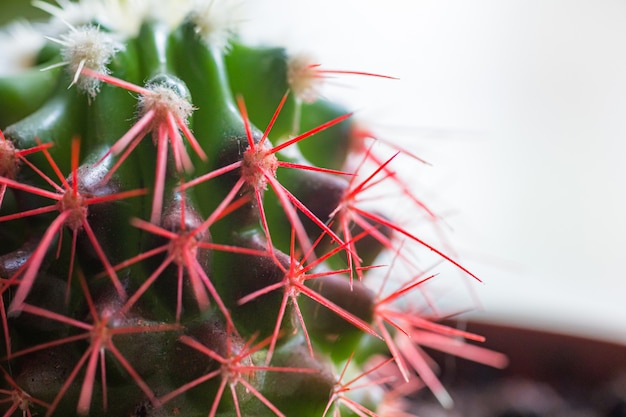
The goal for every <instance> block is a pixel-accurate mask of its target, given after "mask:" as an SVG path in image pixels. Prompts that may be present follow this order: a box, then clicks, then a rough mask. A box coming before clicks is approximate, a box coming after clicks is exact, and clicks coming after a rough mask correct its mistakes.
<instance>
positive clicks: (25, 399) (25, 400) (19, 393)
mask: <svg viewBox="0 0 626 417" xmlns="http://www.w3.org/2000/svg"><path fill="white" fill-rule="evenodd" d="M0 370H2V374H3V375H4V379H5V381H6V382H7V383H8V384H9V385H10V386H11V387H12V388H13V389H11V390H8V389H0V395H6V396H7V398H6V399H4V400H0V403H6V402H12V405H11V406H10V407H9V409H8V410H7V411H6V413H5V414H4V416H7V417H8V416H11V415H13V413H14V412H15V411H17V410H20V411H21V412H22V416H23V417H33V413H32V412H31V405H33V404H36V405H39V406H41V407H44V408H49V407H50V404H48V403H46V402H44V401H41V400H39V399H37V398H34V397H33V396H32V395H30V394H28V393H27V392H26V391H24V390H23V389H21V388H20V387H19V385H18V384H17V383H16V382H15V380H14V379H13V378H11V375H9V373H8V372H7V371H6V370H5V369H4V368H2V367H0Z"/></svg>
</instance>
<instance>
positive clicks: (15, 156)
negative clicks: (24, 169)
mask: <svg viewBox="0 0 626 417" xmlns="http://www.w3.org/2000/svg"><path fill="white" fill-rule="evenodd" d="M51 146H52V143H46V144H39V145H38V146H34V147H32V148H28V149H15V146H14V145H13V142H11V141H9V140H7V139H6V138H5V137H4V133H2V130H0V177H4V178H8V179H15V176H16V174H17V170H18V169H19V166H20V163H21V162H23V161H24V160H25V159H24V157H25V156H26V155H29V154H31V153H34V152H38V151H41V150H42V149H44V148H49V147H51ZM6 190H7V185H6V184H0V208H1V207H2V201H3V200H4V195H5V193H6Z"/></svg>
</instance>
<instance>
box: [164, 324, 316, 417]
mask: <svg viewBox="0 0 626 417" xmlns="http://www.w3.org/2000/svg"><path fill="white" fill-rule="evenodd" d="M179 340H180V341H181V342H182V343H184V344H186V345H187V346H189V347H191V348H193V349H195V350H197V351H199V352H200V353H202V354H204V355H206V356H208V357H209V358H211V359H213V360H215V361H217V362H218V363H219V364H220V368H219V369H217V370H215V371H212V372H209V373H207V374H205V375H203V376H201V377H200V378H197V379H195V380H193V381H191V382H188V383H186V384H185V385H183V386H181V387H179V388H177V389H176V390H174V391H172V392H170V393H169V394H167V395H165V396H164V397H161V398H159V400H160V402H161V403H165V402H167V401H169V400H171V399H172V398H174V397H176V396H178V395H180V394H182V393H184V392H185V391H188V390H190V389H191V388H194V387H196V386H198V385H200V384H202V383H203V382H205V381H208V380H210V379H212V378H215V377H217V376H218V375H219V376H221V378H222V380H221V383H220V386H219V389H218V391H217V394H216V395H215V400H214V401H213V404H212V406H211V411H210V412H209V417H214V416H215V414H216V413H217V408H218V406H219V403H220V400H221V399H222V395H223V393H224V390H225V388H226V386H227V385H228V386H229V388H230V391H231V395H232V398H233V402H234V404H235V410H236V413H237V416H238V417H241V410H240V407H239V399H238V397H237V392H236V388H237V385H239V384H241V385H243V386H244V388H245V389H246V390H247V391H248V392H251V393H252V394H253V395H254V396H255V397H256V398H257V399H259V401H261V402H262V403H263V404H265V406H266V407H267V408H269V409H270V410H271V411H272V412H273V413H274V414H276V416H278V417H284V414H283V413H282V412H281V411H280V410H278V408H277V407H276V406H275V405H274V404H272V403H271V402H270V401H269V400H268V399H267V398H265V396H263V394H261V393H260V392H259V391H258V390H257V389H256V388H255V387H254V385H253V384H252V383H251V380H253V379H254V376H255V373H256V372H259V371H267V372H296V373H316V372H318V371H317V370H315V369H310V368H290V367H277V366H259V365H254V364H253V362H252V355H253V354H254V353H255V352H258V351H259V350H261V349H263V348H265V347H266V346H267V344H268V343H269V342H270V338H266V339H265V340H263V341H261V342H259V343H257V344H256V345H253V342H254V336H253V337H252V339H250V340H249V341H248V342H247V343H246V344H245V345H244V346H243V347H241V348H240V349H235V348H234V347H233V343H232V340H231V337H230V336H229V339H228V340H227V343H226V350H227V352H226V356H222V355H220V354H219V353H218V352H215V351H213V350H211V349H210V348H208V347H207V346H205V345H203V344H202V343H200V342H198V341H197V340H195V339H193V338H191V337H189V336H186V335H184V336H181V337H180V339H179Z"/></svg>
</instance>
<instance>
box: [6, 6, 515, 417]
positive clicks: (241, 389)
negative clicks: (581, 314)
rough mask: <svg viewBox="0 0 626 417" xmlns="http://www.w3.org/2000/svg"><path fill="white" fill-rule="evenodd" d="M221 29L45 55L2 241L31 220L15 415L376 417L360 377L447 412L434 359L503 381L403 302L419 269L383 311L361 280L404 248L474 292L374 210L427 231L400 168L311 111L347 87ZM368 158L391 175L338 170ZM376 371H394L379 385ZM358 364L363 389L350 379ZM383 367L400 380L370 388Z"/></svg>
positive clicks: (69, 45)
mask: <svg viewBox="0 0 626 417" xmlns="http://www.w3.org/2000/svg"><path fill="white" fill-rule="evenodd" d="M212 4H213V2H211V3H210V5H212ZM213 10H214V8H212V7H206V8H200V9H197V10H195V11H194V12H193V13H191V14H190V18H189V19H187V20H185V21H183V22H182V23H181V25H180V26H179V27H177V28H174V29H170V27H168V26H167V25H164V24H160V23H158V22H154V21H147V22H146V23H145V24H144V25H142V26H141V28H140V29H139V31H138V34H137V35H136V36H135V37H129V38H127V39H126V40H124V41H121V40H119V39H116V40H115V41H113V40H112V38H111V37H109V34H108V32H107V31H105V30H104V29H103V28H100V27H99V26H97V25H92V24H88V25H85V26H80V27H70V32H69V34H68V35H64V36H62V37H61V39H60V40H59V41H57V42H56V43H58V44H60V45H61V48H60V50H59V49H57V54H56V55H55V54H52V56H55V57H56V56H60V57H61V59H62V61H61V62H57V61H55V59H58V58H52V61H53V62H42V63H41V67H45V68H47V69H48V72H50V71H57V72H58V76H57V83H58V85H57V87H55V88H53V89H51V93H50V96H49V98H48V99H47V101H45V102H44V103H42V104H41V106H39V107H38V108H28V109H24V110H23V114H22V115H21V117H20V120H10V121H7V120H3V121H2V124H3V125H5V124H10V126H8V127H6V129H4V132H5V134H6V138H5V137H4V135H3V136H2V137H1V138H0V139H1V142H0V146H1V147H0V152H1V154H0V186H1V187H2V188H0V195H1V196H2V197H5V196H8V198H3V201H2V204H3V206H2V211H1V212H0V222H1V224H2V226H3V229H5V230H6V231H3V232H2V235H3V237H4V236H7V237H8V236H9V235H12V236H15V235H16V233H18V232H17V230H19V229H20V226H17V227H13V226H8V225H11V224H13V223H21V224H24V223H25V224H26V227H27V233H28V234H29V235H32V236H34V238H27V239H25V240H23V241H20V240H19V239H15V238H13V237H12V238H11V239H10V240H8V239H7V242H8V243H6V244H4V245H3V247H2V264H0V274H2V276H1V278H2V283H1V284H2V286H1V293H2V301H3V302H2V303H0V307H1V309H0V312H1V313H2V324H3V332H4V339H5V343H4V345H5V348H4V351H5V354H4V358H3V367H2V370H3V372H4V375H5V380H6V384H5V385H6V389H5V390H3V391H0V393H2V394H4V395H6V396H7V400H6V401H5V402H6V403H7V404H8V405H7V408H6V410H7V411H6V412H5V415H7V416H8V415H11V414H12V413H13V412H15V411H17V410H20V411H22V412H23V413H24V414H25V415H30V414H31V407H32V408H33V410H35V409H37V411H38V412H40V413H43V412H44V411H43V410H45V414H46V415H52V414H53V413H63V412H65V413H67V412H68V411H67V410H72V409H74V410H76V412H77V413H78V414H81V415H86V414H89V413H92V414H93V413H96V414H97V413H99V412H102V411H103V410H108V411H104V412H105V413H106V412H113V411H111V410H113V409H114V410H116V412H124V413H127V414H128V413H133V412H135V414H136V415H154V416H158V415H176V413H182V414H183V415H195V414H197V415H209V416H211V417H212V416H216V415H222V413H225V414H227V415H237V416H241V415H251V413H252V414H254V415H265V414H267V415H278V416H282V415H296V414H294V413H297V415H299V416H307V415H311V416H317V415H326V414H328V413H330V412H331V410H334V411H332V412H334V413H335V415H340V414H341V413H342V412H343V413H344V414H343V415H346V413H347V414H349V415H359V416H380V417H383V414H382V413H383V411H382V409H380V410H378V411H375V410H373V409H375V408H376V407H375V405H371V408H369V407H370V405H369V404H360V403H358V402H357V401H356V400H355V399H353V398H351V397H350V395H349V392H350V391H351V390H352V389H354V387H351V385H353V384H355V385H356V382H357V381H365V380H369V382H362V383H363V384H364V385H366V386H373V385H376V384H378V385H382V386H384V387H385V389H386V390H387V392H388V393H396V392H398V391H400V390H401V389H402V388H400V387H401V386H406V385H405V384H409V385H411V386H415V383H414V381H415V380H420V381H423V382H424V383H425V384H426V385H428V386H429V387H430V388H431V389H432V390H433V392H434V393H435V394H436V395H437V396H438V398H439V399H440V400H441V402H442V403H443V404H444V405H449V404H450V402H451V400H450V399H449V398H448V397H447V395H446V393H445V389H444V388H443V387H442V386H441V384H439V382H438V380H437V378H436V376H435V372H434V371H433V370H432V366H431V364H430V361H429V359H428V356H427V354H426V353H425V352H424V351H423V350H422V349H421V348H420V345H424V346H429V347H436V348H437V349H440V350H446V351H448V352H451V353H454V354H456V355H459V356H466V357H469V358H470V359H474V360H479V361H482V362H485V363H487V364H490V365H493V366H502V365H503V364H504V359H503V357H502V356H500V355H498V354H495V353H492V352H488V351H486V350H484V349H481V348H477V347H475V346H473V345H468V344H466V343H465V340H466V339H471V340H478V341H480V340H482V339H481V338H480V337H479V336H476V335H473V334H470V333H467V332H463V331H458V330H455V329H453V328H449V327H446V326H443V325H439V324H435V323H433V322H431V321H430V320H429V319H428V318H427V317H422V316H421V315H420V312H418V311H413V310H411V309H410V308H408V307H406V304H405V305H402V304H398V303H396V302H397V301H398V300H400V299H403V298H404V297H407V296H408V295H410V294H412V293H413V292H414V291H416V290H419V289H421V288H422V284H423V283H424V282H426V281H428V280H429V279H431V278H433V276H426V275H425V274H424V273H423V271H416V273H415V274H414V276H412V277H411V278H410V279H409V280H408V281H407V282H406V283H405V284H400V285H398V287H397V288H396V289H395V290H394V291H393V292H391V293H390V294H385V295H383V294H382V288H381V291H379V292H376V291H372V290H371V289H369V288H368V286H367V285H366V284H367V282H368V277H367V275H368V273H367V272H368V271H369V270H370V269H372V268H378V267H380V268H383V266H378V265H375V264H374V262H375V259H376V257H377V255H378V254H379V253H380V252H381V251H385V250H387V251H390V252H392V253H395V255H396V256H397V257H398V258H400V259H402V260H404V261H406V262H407V263H412V261H411V259H409V258H410V256H409V255H405V254H404V252H403V251H402V245H401V244H399V243H397V240H396V239H394V235H401V236H402V237H403V238H405V239H406V240H408V241H409V242H412V244H414V245H416V246H418V247H422V248H425V249H427V250H428V251H432V252H434V253H435V254H437V255H438V256H440V257H441V258H442V259H444V260H445V261H447V262H450V263H451V264H453V265H455V266H456V267H458V268H459V269H460V270H461V271H463V272H464V273H467V274H469V275H470V276H473V275H472V274H471V273H470V272H469V271H467V270H466V269H465V268H464V267H463V266H462V265H461V264H459V263H458V262H457V261H456V260H454V259H452V258H451V257H449V256H447V255H445V254H444V253H443V252H442V251H441V250H439V249H437V248H435V247H434V246H432V245H430V244H428V243H426V242H425V241H424V240H422V239H420V238H419V237H418V236H416V235H415V234H413V233H411V232H410V231H408V230H406V229H405V228H404V227H402V225H399V224H397V223H395V222H394V221H393V220H390V219H389V218H388V217H387V216H384V215H382V214H379V213H376V212H372V211H368V210H365V209H363V208H361V207H360V204H359V196H360V195H361V194H362V193H363V192H365V191H366V190H368V189H370V188H373V187H375V186H376V185H377V184H379V183H381V182H383V181H392V182H394V183H395V184H396V186H397V187H399V189H400V191H401V192H402V193H403V194H404V195H405V196H406V198H407V199H409V200H411V201H412V202H413V203H414V204H415V208H416V209H419V210H423V211H425V212H426V213H427V214H428V215H429V216H431V217H432V218H435V216H434V214H432V212H431V211H430V210H429V209H428V208H427V207H426V206H425V205H424V204H423V203H422V202H421V201H420V200H419V199H417V198H416V197H415V196H414V195H413V194H412V192H411V191H410V189H409V187H408V186H407V185H406V184H405V183H404V182H402V180H401V179H400V178H399V177H398V176H397V174H396V173H395V172H394V171H393V169H392V168H391V164H392V162H393V159H394V157H392V158H389V159H383V158H382V157H379V156H378V155H376V154H375V153H374V151H373V150H372V147H371V146H366V145H364V141H365V139H366V136H370V137H371V136H372V135H371V134H369V133H368V134H364V133H363V132H364V131H363V130H360V129H357V127H356V126H355V124H354V123H353V121H352V118H351V117H352V115H351V113H348V112H345V111H343V109H341V107H340V106H336V105H335V104H332V103H329V102H326V101H325V100H323V99H320V98H319V97H318V96H317V88H318V87H317V86H318V82H319V80H320V79H321V78H323V77H324V76H325V75H326V74H328V73H344V72H346V73H350V72H349V71H327V70H324V69H322V68H321V67H320V66H319V65H317V64H315V63H312V62H309V63H304V64H303V61H302V60H301V59H288V58H287V56H286V55H285V52H284V50H282V49H280V48H251V47H248V46H245V45H242V44H239V43H237V42H236V41H231V45H230V48H229V49H228V51H226V50H225V49H224V42H223V39H224V38H223V37H219V36H215V34H214V33H213V34H211V33H207V30H208V29H207V27H211V25H209V24H202V23H200V22H203V21H202V20H201V19H202V13H211V12H212V11H213ZM222 29H223V28H221V27H219V30H220V31H222ZM220 33H221V32H220ZM81 42H82V44H81ZM85 43H86V44H85ZM94 43H95V45H94ZM99 46H101V47H102V48H101V49H98V48H99ZM90 48H92V49H90ZM94 48H95V49H97V50H96V51H94V50H93V49H94ZM52 49H53V50H54V48H52ZM47 53H49V52H47ZM60 66H65V67H67V71H64V70H59V69H57V67H60ZM36 70H38V69H36ZM45 73H46V72H42V74H45ZM353 74H360V75H368V76H369V75H375V74H369V73H363V72H353ZM144 77H145V79H144ZM146 80H147V81H146ZM144 81H146V82H145V85H143V86H140V85H138V84H140V83H141V82H144ZM74 84H75V86H74ZM68 85H70V86H72V87H71V88H70V89H69V90H68V89H67V86H68ZM129 92H130V93H132V94H129ZM233 92H234V93H235V95H234V97H233ZM268 109H269V110H271V111H268ZM320 118H321V119H322V120H320ZM133 119H134V122H132V123H129V120H133ZM85 120H87V121H88V122H87V123H86V122H85ZM253 123H254V125H253ZM255 126H259V127H263V128H264V130H263V131H259V130H257V129H256V127H255ZM270 137H272V138H275V139H274V140H279V142H277V144H276V145H272V144H270ZM183 138H186V139H187V143H188V144H189V146H190V147H191V148H192V150H193V152H192V153H189V152H188V150H187V145H185V142H184V140H183ZM81 149H82V150H83V151H82V154H83V155H84V154H85V151H84V150H85V149H87V154H88V155H87V156H86V157H82V158H81ZM354 149H359V150H361V158H363V159H364V160H366V159H367V160H369V161H370V162H374V163H375V164H376V165H378V168H377V169H375V170H374V171H373V172H372V173H370V174H368V175H365V176H364V175H362V173H361V172H360V167H359V169H357V170H355V171H348V172H346V171H345V166H346V160H347V158H348V156H349V152H350V150H354ZM401 152H403V151H402V150H398V153H401ZM404 153H406V152H404ZM329 155H332V157H333V158H328V156H329ZM81 160H82V163H81ZM326 161H328V163H327V164H325V163H324V162H326ZM311 162H313V163H311ZM316 165H321V166H322V167H317V166H316ZM363 177H365V178H364V179H363ZM7 190H11V192H10V193H7V192H6V191H7ZM268 190H270V192H268ZM9 194H10V195H9ZM42 199H48V201H49V200H52V201H53V204H49V203H48V204H43V203H42ZM49 213H57V214H56V217H54V216H49ZM43 217H45V219H43V220H41V218H43ZM5 225H7V227H5ZM65 230H67V231H69V235H70V236H71V244H70V245H67V244H66V243H63V241H62V238H63V236H64V235H65V234H66V233H65ZM55 246H56V248H55ZM68 246H69V247H68ZM159 257H160V260H159ZM77 282H78V283H77ZM57 288H62V290H61V291H58V290H57ZM303 295H304V297H302V296H303ZM46 298H48V299H46ZM33 317H35V320H33ZM36 322H38V323H36ZM33 332H37V333H38V335H37V336H33V337H29V336H28V335H29V334H32V333H33ZM259 339H260V340H261V341H260V342H257V340H259ZM114 342H115V343H114ZM81 343H82V344H83V347H85V348H84V350H82V349H81V348H80V347H79V348H78V349H77V350H70V349H67V350H65V349H64V348H63V347H64V346H66V345H70V344H71V345H80V344H81ZM470 346H472V347H470ZM381 353H382V354H388V355H390V356H391V358H390V359H388V360H386V361H383V362H380V363H378V364H376V365H372V366H369V365H368V364H369V363H370V359H371V357H372V356H376V355H377V354H381ZM324 357H326V359H324ZM159 361H161V362H162V363H159ZM112 363H115V364H116V365H112ZM333 363H334V364H336V365H333ZM341 364H345V365H344V367H343V368H342V367H341ZM355 364H356V366H357V367H360V368H361V369H362V375H361V376H360V377H355V378H354V379H352V380H351V381H350V382H345V381H344V377H345V372H346V369H348V367H351V368H354V367H355ZM390 366H393V367H395V368H394V369H396V370H398V371H399V372H396V373H395V374H392V373H391V372H387V373H386V374H385V375H383V376H380V377H379V376H377V375H378V374H379V373H380V372H381V371H382V370H383V369H388V368H389V367H390ZM334 368H336V369H334ZM341 369H343V371H341ZM110 374H112V375H110ZM274 374H280V376H274ZM336 374H338V375H337V376H336ZM128 382H130V385H129V384H128ZM129 387H132V388H129ZM50 390H52V391H50ZM96 391H100V394H101V395H94V393H95V392H96ZM226 391H229V392H230V395H224V393H225V392H226ZM206 393H212V395H208V396H207V394H206ZM31 394H32V396H31ZM39 397H42V398H41V399H40V398H39ZM111 397H115V401H112V400H111ZM392 397H393V395H392V394H389V395H388V396H387V398H392ZM294 401H295V405H294ZM68 407H69V408H68ZM116 407H118V408H116ZM120 407H121V408H120ZM124 407H126V408H124ZM63 410H65V411H63ZM120 410H124V411H120ZM296 410H297V411H296ZM69 412H71V411H69ZM377 412H378V413H379V414H377Z"/></svg>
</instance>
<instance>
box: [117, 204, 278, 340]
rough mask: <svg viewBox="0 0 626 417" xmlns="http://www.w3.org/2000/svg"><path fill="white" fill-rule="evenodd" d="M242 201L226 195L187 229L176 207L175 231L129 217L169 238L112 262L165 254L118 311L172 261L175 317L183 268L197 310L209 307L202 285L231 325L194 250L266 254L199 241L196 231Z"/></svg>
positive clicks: (131, 261) (178, 311)
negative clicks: (175, 276) (203, 218)
mask: <svg viewBox="0 0 626 417" xmlns="http://www.w3.org/2000/svg"><path fill="white" fill-rule="evenodd" d="M246 201H247V199H246V198H241V199H238V200H236V201H235V202H234V203H230V200H229V199H228V198H227V199H226V200H224V201H223V202H222V204H221V205H220V206H219V207H218V208H217V209H216V210H215V211H214V212H213V214H212V215H211V216H210V217H209V218H208V219H207V220H206V221H204V222H202V223H200V225H199V226H197V227H195V228H193V229H191V230H188V227H187V223H186V222H185V210H184V208H183V209H181V210H180V230H178V231H176V232H174V231H170V230H167V229H164V228H163V227H161V226H157V225H155V224H153V223H149V222H146V221H144V220H141V219H137V218H134V219H132V220H131V224H132V225H133V226H135V227H137V228H139V229H142V230H144V231H146V232H149V233H152V234H154V235H156V236H160V237H163V238H166V239H168V240H169V242H168V243H166V244H165V245H162V246H159V247H157V248H154V249H151V250H149V251H147V252H144V253H141V254H139V255H137V256H135V257H133V258H131V259H128V260H126V261H124V262H122V263H121V264H118V265H116V266H115V268H114V269H115V270H119V269H121V268H125V267H128V266H130V265H132V264H135V263H137V262H139V261H142V260H144V259H147V258H149V257H151V256H154V255H157V254H160V253H165V252H167V256H166V258H165V259H164V260H163V262H162V263H161V265H160V266H159V267H158V268H157V269H156V270H155V271H154V272H153V273H152V275H150V277H148V278H147V279H146V280H145V281H144V282H143V283H142V285H141V287H140V288H139V289H138V290H137V291H136V292H135V293H134V294H133V295H132V296H131V297H130V299H129V300H128V303H127V305H126V307H125V309H123V310H122V312H124V311H125V310H126V309H128V308H130V307H131V306H132V305H134V304H135V302H137V300H138V299H139V298H140V297H141V295H143V294H144V293H145V292H146V291H147V289H148V288H149V287H150V286H151V285H152V284H153V283H154V281H156V279H157V278H158V277H159V276H161V273H162V272H163V271H164V270H165V268H167V267H168V266H169V265H170V264H172V263H175V264H176V265H177V267H178V288H179V293H178V296H177V300H178V301H177V306H176V321H177V322H179V321H180V316H181V312H182V304H181V302H182V301H181V300H182V298H181V297H182V294H181V293H180V291H182V280H183V271H186V272H187V274H188V277H189V280H190V283H191V285H192V288H193V291H194V295H195V297H196V301H197V303H198V307H199V308H200V310H202V311H204V310H206V309H208V308H209V304H210V303H209V299H208V296H207V294H206V291H205V289H204V288H206V289H207V290H208V291H209V293H210V294H211V296H212V297H213V299H214V300H215V302H216V303H217V305H218V307H219V308H220V310H221V311H222V313H223V314H224V317H225V318H226V320H227V323H228V325H229V326H231V327H233V328H234V323H233V321H232V318H231V315H230V312H229V311H228V308H227V307H226V306H225V304H224V303H223V301H222V299H221V298H220V296H219V294H218V293H217V290H216V289H215V287H214V286H213V283H212V282H211V279H210V278H209V276H208V275H207V273H206V272H205V271H204V268H203V267H202V265H200V263H199V262H198V260H197V257H196V253H197V250H198V248H205V249H214V250H223V251H228V252H236V253H243V254H247V255H253V256H266V253H265V252H261V251H258V250H253V249H247V248H239V247H234V246H228V245H219V244H213V243H209V242H203V241H202V239H200V238H199V235H202V234H204V233H205V232H206V230H207V229H208V228H209V226H210V225H211V224H213V222H215V221H216V220H218V219H220V218H221V217H223V216H225V215H227V214H228V213H230V212H232V211H233V210H236V209H237V208H238V207H240V206H241V205H242V204H244V203H245V202H246ZM181 204H184V198H183V199H181Z"/></svg>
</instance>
